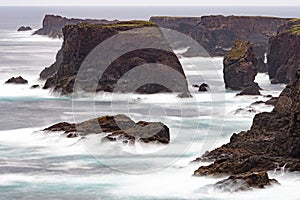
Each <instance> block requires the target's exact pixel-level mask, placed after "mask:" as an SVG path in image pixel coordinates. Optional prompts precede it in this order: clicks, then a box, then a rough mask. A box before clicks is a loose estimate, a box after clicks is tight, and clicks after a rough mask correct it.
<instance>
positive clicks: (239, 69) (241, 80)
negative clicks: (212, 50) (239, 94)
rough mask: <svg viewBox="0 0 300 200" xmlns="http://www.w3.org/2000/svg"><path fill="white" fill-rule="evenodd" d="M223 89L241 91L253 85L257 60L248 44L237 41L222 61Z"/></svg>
mask: <svg viewBox="0 0 300 200" xmlns="http://www.w3.org/2000/svg"><path fill="white" fill-rule="evenodd" d="M223 65H224V67H223V74H224V82H225V87H226V88H230V89H233V90H242V89H245V88H247V87H250V86H252V85H254V80H255V76H256V74H257V67H256V65H257V59H256V56H255V55H254V53H253V48H252V46H251V44H250V43H249V42H244V41H240V40H237V41H236V42H235V44H234V47H233V48H232V49H231V50H230V51H229V52H228V53H227V54H226V55H225V57H224V60H223Z"/></svg>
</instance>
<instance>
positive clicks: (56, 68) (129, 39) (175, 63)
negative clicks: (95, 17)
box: [40, 21, 190, 96]
mask: <svg viewBox="0 0 300 200" xmlns="http://www.w3.org/2000/svg"><path fill="white" fill-rule="evenodd" d="M63 33H64V42H63V45H62V48H61V50H60V51H59V52H58V54H57V60H56V62H55V63H54V64H53V65H52V66H50V67H49V68H46V69H45V70H43V71H42V72H41V74H40V77H41V78H47V81H46V83H45V85H44V88H53V89H54V91H56V92H59V93H61V94H71V93H73V92H74V83H75V79H76V78H77V75H78V74H77V73H78V70H79V69H80V67H81V65H82V63H83V61H84V60H85V59H86V57H87V56H88V55H89V54H90V53H91V51H92V50H93V49H94V48H95V47H97V46H98V45H99V44H101V43H102V42H104V41H105V40H107V39H108V38H110V37H112V36H115V35H118V36H119V37H114V39H115V40H116V41H113V44H112V43H110V44H109V45H110V46H109V47H108V46H106V47H105V48H107V50H106V51H105V52H103V53H106V54H107V55H108V56H107V57H109V56H111V55H115V54H117V53H118V52H121V53H120V54H121V55H122V56H119V57H118V58H116V59H115V60H113V62H112V63H109V64H107V65H106V62H107V61H106V60H105V59H108V58H107V57H105V58H103V59H99V57H95V60H94V61H93V64H91V65H89V66H88V67H89V68H88V69H85V70H86V71H84V72H82V73H85V74H84V75H85V78H88V80H91V79H92V78H98V77H95V74H97V72H99V71H100V70H99V67H102V66H104V67H105V72H103V75H102V76H101V77H99V79H98V80H95V81H96V86H94V85H91V84H93V83H95V81H94V82H92V81H90V82H88V81H86V82H84V83H82V84H85V85H83V86H82V87H81V88H82V91H86V92H95V91H106V92H113V91H116V90H115V86H116V84H117V83H118V81H121V82H119V84H120V85H122V86H128V88H131V89H132V88H133V87H135V86H138V85H140V84H141V83H143V82H144V81H145V80H146V81H147V80H148V82H147V83H145V84H142V85H141V86H140V87H139V88H135V89H134V90H133V91H128V90H127V88H125V89H122V88H121V89H120V88H119V91H118V92H125V93H126V92H137V93H144V94H152V93H159V92H170V91H172V92H175V93H181V94H189V92H188V89H187V82H186V79H185V75H184V71H183V69H182V66H181V64H180V62H179V60H178V58H177V57H176V55H175V54H174V53H173V52H172V50H171V49H170V47H169V46H168V43H167V42H166V40H165V38H164V36H163V34H162V32H161V31H160V29H159V28H157V25H156V24H154V23H151V22H145V21H129V22H119V23H116V24H109V25H100V24H98V25H95V24H77V25H67V26H65V27H64V29H63ZM139 45H144V46H150V47H151V46H153V47H155V48H143V47H142V46H139ZM127 47H130V48H134V49H133V50H132V51H129V52H126V53H125V54H124V53H123V52H122V49H126V48H127ZM157 47H159V48H157ZM103 53H102V54H103ZM102 54H101V55H102ZM147 64H149V66H148V65H147ZM151 64H152V65H151ZM136 66H144V70H143V71H142V72H141V73H139V74H136V75H134V76H135V77H134V78H130V77H129V78H125V77H124V75H125V74H126V73H127V72H129V71H130V72H131V70H132V69H134V68H135V67H136ZM163 66H166V67H163ZM81 70H82V68H81ZM81 75H82V74H81ZM179 75H180V76H181V77H179ZM121 77H122V79H121ZM182 77H183V78H182ZM92 80H94V79H92ZM149 82H150V83H149ZM153 82H154V83H153ZM156 82H157V83H156ZM164 84H166V87H165V85H164ZM170 88H172V89H170ZM189 96H190V95H189Z"/></svg>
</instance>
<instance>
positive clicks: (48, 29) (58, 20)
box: [33, 15, 117, 38]
mask: <svg viewBox="0 0 300 200" xmlns="http://www.w3.org/2000/svg"><path fill="white" fill-rule="evenodd" d="M82 22H86V23H92V24H111V23H116V22H117V20H114V21H108V20H105V19H76V18H70V19H69V18H66V17H62V16H59V15H46V16H45V17H44V19H43V24H42V28H40V29H38V30H37V31H35V32H34V33H33V34H34V35H46V36H49V37H59V38H60V37H63V32H62V29H63V28H64V27H65V26H66V25H72V24H78V23H82Z"/></svg>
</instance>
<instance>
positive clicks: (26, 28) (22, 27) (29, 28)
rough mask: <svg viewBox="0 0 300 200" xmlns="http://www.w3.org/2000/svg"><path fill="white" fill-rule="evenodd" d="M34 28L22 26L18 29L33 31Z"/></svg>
mask: <svg viewBox="0 0 300 200" xmlns="http://www.w3.org/2000/svg"><path fill="white" fill-rule="evenodd" d="M31 30H32V28H31V27H30V26H21V27H20V28H18V31H31Z"/></svg>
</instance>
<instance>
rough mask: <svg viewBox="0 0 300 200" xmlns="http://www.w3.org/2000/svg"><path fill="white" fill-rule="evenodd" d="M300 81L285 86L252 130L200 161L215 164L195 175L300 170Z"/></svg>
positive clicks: (258, 118) (232, 138)
mask: <svg viewBox="0 0 300 200" xmlns="http://www.w3.org/2000/svg"><path fill="white" fill-rule="evenodd" d="M299 88H300V79H298V80H296V81H295V82H294V83H293V84H291V85H288V86H286V88H285V89H284V90H283V91H282V93H281V94H280V96H279V98H278V100H277V103H276V105H275V107H274V109H273V111H272V112H263V113H259V114H257V115H256V116H255V117H254V119H253V123H252V126H251V128H250V130H248V131H242V132H240V133H239V134H233V135H232V136H231V138H230V142H229V143H227V144H225V145H223V146H222V147H220V148H217V149H215V150H213V151H211V152H208V153H206V154H205V155H203V157H202V158H199V159H197V160H202V159H203V160H212V161H214V162H213V163H212V164H211V165H209V166H202V167H200V168H199V169H198V170H196V171H195V172H194V174H195V175H196V176H201V175H216V176H220V175H234V174H242V173H246V172H263V171H269V170H275V169H277V168H280V167H283V166H285V169H287V170H290V171H300V165H299V163H300V148H299V146H300V139H299V138H300V112H299V110H300V92H299Z"/></svg>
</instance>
